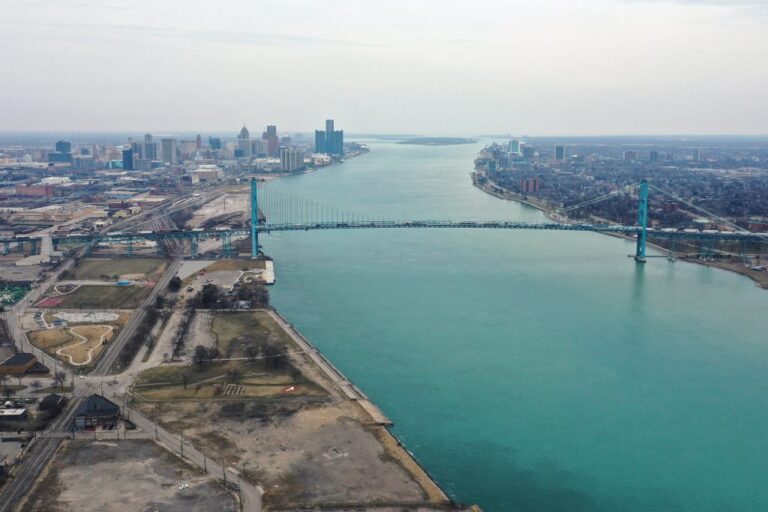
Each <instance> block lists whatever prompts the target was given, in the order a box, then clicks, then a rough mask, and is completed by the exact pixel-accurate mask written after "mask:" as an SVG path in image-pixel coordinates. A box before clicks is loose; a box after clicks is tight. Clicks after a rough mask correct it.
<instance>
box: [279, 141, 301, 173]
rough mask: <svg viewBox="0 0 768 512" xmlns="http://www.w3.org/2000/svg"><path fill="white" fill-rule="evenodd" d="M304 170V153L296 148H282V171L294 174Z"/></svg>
mask: <svg viewBox="0 0 768 512" xmlns="http://www.w3.org/2000/svg"><path fill="white" fill-rule="evenodd" d="M303 168H304V152H303V151H301V150H300V149H296V148H288V147H282V148H280V170H281V171H283V172H294V171H298V170H301V169H303Z"/></svg>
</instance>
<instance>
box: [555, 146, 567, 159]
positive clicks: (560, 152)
mask: <svg viewBox="0 0 768 512" xmlns="http://www.w3.org/2000/svg"><path fill="white" fill-rule="evenodd" d="M555 160H565V146H555Z"/></svg>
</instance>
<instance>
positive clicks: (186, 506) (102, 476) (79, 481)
mask: <svg viewBox="0 0 768 512" xmlns="http://www.w3.org/2000/svg"><path fill="white" fill-rule="evenodd" d="M183 484H188V485H189V487H187V488H184V489H181V490H180V489H179V486H180V485H183ZM21 510H22V511H24V512H27V511H28V512H33V511H34V512H66V511H78V512H113V511H114V512H123V511H127V510H137V511H161V510H162V511H163V512H166V511H167V512H189V511H192V512H194V511H199V512H208V511H211V510H217V511H219V510H221V511H234V510H236V505H235V500H234V498H233V497H232V496H231V495H230V494H229V492H228V491H227V490H225V489H224V488H223V487H221V486H220V485H219V484H218V483H216V482H213V481H212V480H211V479H210V478H209V477H207V476H205V475H202V474H201V473H199V472H198V471H197V470H196V469H194V468H191V467H190V466H188V465H186V464H185V463H183V462H181V461H180V460H179V459H177V458H176V457H175V456H173V455H171V454H170V453H168V452H166V451H165V450H163V449H162V448H160V447H158V446H157V445H155V444H154V443H152V442H151V441H119V442H91V441H66V442H65V444H64V446H63V448H62V449H61V451H60V452H59V453H58V454H57V455H56V456H55V458H54V459H53V460H52V462H51V463H50V464H49V465H48V467H47V468H46V470H45V472H44V473H43V475H42V476H41V478H40V479H39V480H38V482H37V483H36V484H35V487H34V488H33V490H32V492H31V493H30V495H29V498H28V499H27V501H26V503H25V504H24V506H23V507H22V509H21Z"/></svg>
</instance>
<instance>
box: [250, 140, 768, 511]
mask: <svg viewBox="0 0 768 512" xmlns="http://www.w3.org/2000/svg"><path fill="white" fill-rule="evenodd" d="M367 142H368V144H369V145H370V147H371V153H370V154H368V155H364V156H361V157H359V158H355V159H352V160H349V161H347V162H346V163H344V164H343V165H336V166H333V167H330V168H327V169H323V170H321V171H318V172H315V173H311V174H306V175H300V176H292V177H288V178H285V179H280V180H276V181H274V182H272V183H271V184H270V185H269V186H270V187H273V190H281V191H283V192H286V193H290V194H295V195H297V196H300V197H304V198H308V199H312V200H313V201H316V202H319V203H323V204H333V205H339V206H341V207H344V208H346V209H348V210H351V211H354V212H358V213H360V214H364V215H368V216H371V217H375V218H383V219H409V218H412V219H479V220H480V219H510V220H527V221H530V220H535V219H541V218H542V217H541V214H540V213H539V212H537V211H535V210H532V209H530V208H528V207H525V206H522V205H519V204H516V203H511V202H506V201H503V200H500V199H496V198H494V197H491V196H489V195H487V194H485V193H483V192H481V191H479V190H477V189H476V188H474V187H473V186H472V184H471V181H470V178H469V172H470V171H471V170H472V166H473V164H472V162H473V159H474V157H475V154H476V152H477V151H478V149H479V148H480V145H479V144H478V145H462V146H444V147H427V146H409V145H398V144H395V143H392V142H385V141H367ZM262 244H263V246H264V250H265V252H266V253H267V254H269V255H271V256H273V257H274V259H275V260H276V270H277V284H276V285H275V286H274V288H273V289H272V302H273V304H274V305H275V306H276V307H277V308H278V309H279V310H280V311H281V312H282V313H283V314H285V315H286V316H287V317H288V318H289V319H290V320H291V321H292V322H293V323H294V324H295V325H296V326H297V327H298V328H299V329H300V330H301V331H302V332H303V333H304V334H305V335H306V336H307V337H308V338H310V339H311V340H312V341H313V343H315V344H316V345H317V346H318V347H319V348H320V349H321V350H322V351H323V352H324V353H325V354H326V355H327V356H328V357H329V358H330V359H331V360H332V361H333V362H334V363H335V364H336V365H337V366H338V367H339V368H340V369H341V370H342V371H343V372H344V373H345V374H346V375H347V376H348V377H349V378H350V379H351V380H352V381H353V382H355V383H356V384H357V385H358V386H359V387H360V388H362V389H363V390H364V391H365V392H366V393H367V394H368V395H369V396H370V397H371V399H372V400H373V401H374V402H375V403H376V404H377V405H379V406H380V407H381V408H382V409H383V410H384V412H385V413H386V414H387V415H388V416H389V417H390V418H392V420H393V421H394V422H395V428H394V430H393V431H394V432H395V434H396V435H398V436H399V437H400V438H401V439H402V440H403V441H404V443H405V444H406V446H407V447H408V449H409V450H411V451H412V452H413V453H414V454H415V455H416V457H417V458H418V459H419V460H420V461H421V462H422V463H423V464H424V465H425V467H426V468H427V469H428V470H429V471H430V473H431V474H432V475H433V476H434V477H435V478H436V480H437V481H438V482H439V483H440V484H441V485H442V486H443V487H444V488H445V489H446V490H447V491H448V492H449V493H450V494H451V495H452V496H453V497H454V498H455V499H457V500H458V501H462V502H469V503H477V504H479V505H481V506H482V507H483V508H484V510H486V512H507V511H526V512H539V511H558V512H560V511H569V512H579V511H586V512H593V511H600V512H602V511H605V512H608V511H631V512H666V511H697V512H709V511H712V512H714V511H761V512H763V511H766V510H768V483H766V476H767V475H768V336H767V335H766V333H768V314H766V313H768V292H767V291H765V290H761V289H759V288H757V287H756V286H755V285H754V284H753V283H752V281H750V280H749V279H747V278H745V277H742V276H738V275H735V274H731V273H728V272H724V271H719V270H716V269H712V268H707V267H703V266H698V265H693V264H688V263H682V262H676V263H670V262H668V261H666V260H665V259H650V260H649V262H648V263H647V264H646V265H645V266H638V265H636V264H635V262H634V261H633V260H632V259H630V258H628V257H627V255H628V254H630V253H632V252H633V250H634V246H633V244H632V243H630V242H628V241H624V240H619V239H615V238H611V237H608V236H604V235H599V234H595V233H570V232H536V231H494V230H418V229H410V230H349V231H328V232H322V231H318V232H311V231H310V232H298V233H279V234H271V235H268V236H264V237H263V238H262Z"/></svg>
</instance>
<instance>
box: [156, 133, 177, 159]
mask: <svg viewBox="0 0 768 512" xmlns="http://www.w3.org/2000/svg"><path fill="white" fill-rule="evenodd" d="M160 146H161V147H162V150H163V162H165V163H167V164H171V165H176V164H177V163H178V161H179V160H178V153H177V152H176V139H174V138H173V137H163V138H162V139H160Z"/></svg>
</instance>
